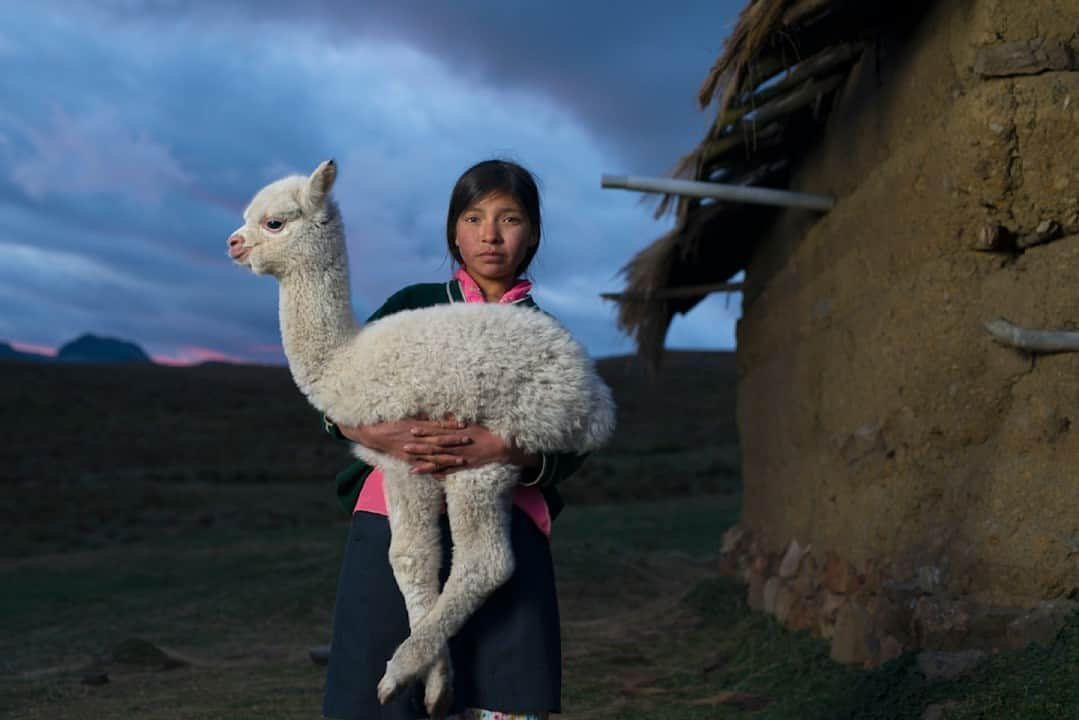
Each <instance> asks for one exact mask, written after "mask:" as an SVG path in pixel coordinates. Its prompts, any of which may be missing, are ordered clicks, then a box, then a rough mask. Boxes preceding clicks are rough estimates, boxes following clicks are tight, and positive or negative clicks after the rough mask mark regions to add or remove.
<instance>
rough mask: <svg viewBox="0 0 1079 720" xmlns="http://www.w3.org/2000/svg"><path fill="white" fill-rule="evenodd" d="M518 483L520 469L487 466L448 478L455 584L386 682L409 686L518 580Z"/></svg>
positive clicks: (405, 646) (397, 656)
mask: <svg viewBox="0 0 1079 720" xmlns="http://www.w3.org/2000/svg"><path fill="white" fill-rule="evenodd" d="M516 479H517V468H515V467H513V466H509V465H486V466H484V467H482V468H477V469H475V470H462V471H458V472H456V473H453V474H452V475H450V476H449V477H447V478H446V481H445V491H446V511H447V513H448V514H449V520H450V533H451V534H452V536H453V565H452V566H451V568H450V575H449V579H447V580H446V584H445V586H444V587H443V588H442V594H441V595H439V597H438V601H437V602H436V603H435V606H434V608H432V609H431V611H430V612H429V613H428V614H427V615H426V616H425V617H424V618H423V620H422V621H421V622H420V625H419V627H414V628H413V629H412V635H411V636H409V638H408V639H407V640H405V642H403V643H402V644H401V646H400V647H399V648H397V652H395V653H394V654H393V658H392V659H391V660H390V662H389V664H388V665H387V672H386V676H385V677H384V678H383V680H382V682H384V683H385V682H394V683H400V684H406V683H408V682H409V681H411V680H412V679H413V678H415V677H418V676H419V675H420V674H422V673H423V672H424V670H425V669H426V668H428V667H429V666H430V665H431V663H432V662H434V660H435V658H437V657H438V653H439V651H440V650H441V648H443V647H445V645H446V643H447V642H448V641H449V639H450V638H451V637H452V636H453V635H455V634H456V633H457V631H459V630H460V629H461V627H462V626H463V625H464V624H465V622H466V621H467V620H468V618H469V617H471V616H472V613H474V612H475V611H476V610H477V609H478V608H479V606H480V605H481V604H483V601H484V600H486V599H487V597H488V596H489V595H490V594H491V593H492V592H494V591H495V590H496V589H497V588H498V587H499V586H501V585H502V584H503V583H505V582H506V581H507V580H508V579H509V578H510V576H512V575H513V569H514V562H513V549H512V547H511V545H510V508H511V505H510V502H511V496H512V491H513V488H514V485H515V484H516ZM379 687H382V683H380V684H379Z"/></svg>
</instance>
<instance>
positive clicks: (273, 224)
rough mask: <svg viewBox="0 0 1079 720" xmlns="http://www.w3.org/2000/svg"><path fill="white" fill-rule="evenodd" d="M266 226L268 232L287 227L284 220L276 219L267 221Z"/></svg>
mask: <svg viewBox="0 0 1079 720" xmlns="http://www.w3.org/2000/svg"><path fill="white" fill-rule="evenodd" d="M265 225H266V229H267V230H274V231H277V230H280V229H281V228H283V227H285V222H284V221H283V220H277V219H276V218H270V219H269V220H267V221H266V223H265Z"/></svg>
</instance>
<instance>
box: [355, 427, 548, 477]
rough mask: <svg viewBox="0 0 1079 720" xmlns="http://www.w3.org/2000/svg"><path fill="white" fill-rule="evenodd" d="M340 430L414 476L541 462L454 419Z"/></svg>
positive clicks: (534, 464) (444, 474)
mask: <svg viewBox="0 0 1079 720" xmlns="http://www.w3.org/2000/svg"><path fill="white" fill-rule="evenodd" d="M339 429H340V430H341V434H342V435H344V436H345V437H347V438H348V439H349V440H352V441H353V442H356V443H359V444H360V445H363V446H364V447H368V448H371V449H372V450H378V451H379V452H383V453H386V454H387V455H390V456H391V457H395V458H397V459H398V460H403V461H404V462H407V463H409V464H410V465H412V472H413V473H417V474H420V473H423V474H431V475H434V476H435V477H445V476H446V475H447V474H449V473H452V472H454V471H456V470H460V469H462V468H465V467H480V466H482V465H487V464H488V463H502V464H506V465H517V466H520V467H536V466H538V465H539V464H540V460H541V458H540V456H539V455H529V454H526V453H525V452H524V451H522V450H521V449H520V448H518V447H517V446H515V445H512V444H510V443H507V442H506V441H505V440H503V439H502V438H501V437H499V436H498V435H495V434H494V433H492V432H491V431H490V430H488V429H487V428H485V427H484V426H482V425H469V424H467V423H465V422H463V421H460V420H458V419H457V418H455V417H453V416H452V415H448V416H446V417H445V418H444V419H442V420H428V419H426V418H410V419H407V420H395V421H392V422H384V423H377V424H374V425H363V426H360V427H340V426H339Z"/></svg>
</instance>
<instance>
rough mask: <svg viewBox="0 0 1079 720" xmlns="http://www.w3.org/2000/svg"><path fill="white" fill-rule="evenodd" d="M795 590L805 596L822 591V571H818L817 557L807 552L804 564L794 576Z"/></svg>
mask: <svg viewBox="0 0 1079 720" xmlns="http://www.w3.org/2000/svg"><path fill="white" fill-rule="evenodd" d="M793 584H794V590H795V592H797V593H798V594H799V595H801V596H803V597H809V596H810V595H816V594H817V593H818V592H819V591H820V573H819V572H817V561H816V559H815V558H814V557H813V556H812V555H810V554H809V553H806V555H805V557H803V558H802V566H801V569H800V570H799V571H798V575H796V576H795V578H794V583H793Z"/></svg>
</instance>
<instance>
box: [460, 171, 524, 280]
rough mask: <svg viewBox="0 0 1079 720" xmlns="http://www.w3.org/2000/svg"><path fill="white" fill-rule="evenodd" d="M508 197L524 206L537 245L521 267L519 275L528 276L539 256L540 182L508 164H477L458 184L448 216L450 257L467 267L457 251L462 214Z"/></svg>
mask: <svg viewBox="0 0 1079 720" xmlns="http://www.w3.org/2000/svg"><path fill="white" fill-rule="evenodd" d="M496 192H501V193H506V194H507V195H509V196H510V197H512V198H513V199H514V200H516V201H517V202H518V203H519V204H520V205H521V209H522V210H524V212H525V215H527V216H528V226H529V228H530V229H531V233H530V234H531V236H532V237H531V239H532V240H533V241H534V242H533V244H532V247H530V248H529V249H528V253H527V254H526V255H525V258H524V260H522V261H521V264H520V265H519V266H518V267H517V275H518V276H520V275H524V273H525V271H526V270H528V266H529V265H530V264H531V263H532V258H533V257H535V256H536V251H537V250H538V249H539V242H540V198H539V189H538V188H537V187H536V179H535V178H534V177H532V173H530V172H528V171H527V170H525V169H524V168H523V167H521V166H520V165H518V164H517V163H515V162H510V161H508V160H484V161H483V162H481V163H476V164H475V165H473V166H472V167H470V168H469V169H468V170H465V172H464V174H463V175H461V177H460V178H459V179H458V180H457V184H456V185H454V186H453V193H452V194H451V195H450V209H449V212H448V213H447V214H446V245H447V247H449V250H450V255H451V256H452V257H453V259H454V260H456V261H457V263H458V264H459V265H463V264H464V261H463V260H462V258H461V251H460V250H459V249H458V248H457V242H456V240H457V219H458V218H459V217H461V213H463V212H464V211H465V210H468V208H470V207H472V205H473V204H474V203H476V202H477V201H479V200H482V199H483V198H484V197H486V196H488V195H490V194H491V193H496Z"/></svg>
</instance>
